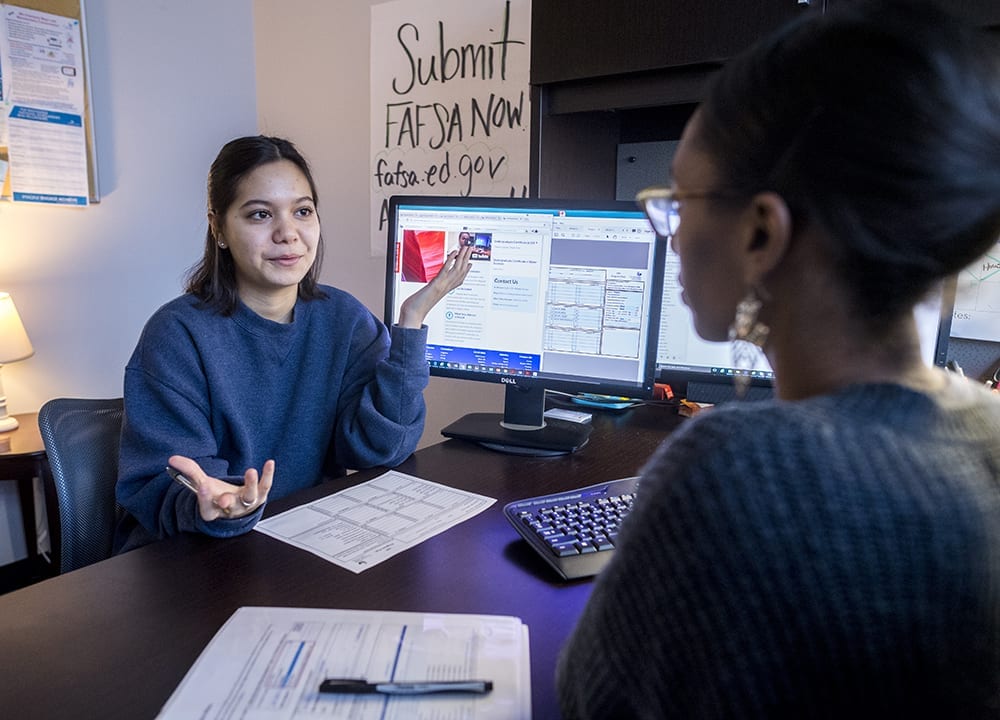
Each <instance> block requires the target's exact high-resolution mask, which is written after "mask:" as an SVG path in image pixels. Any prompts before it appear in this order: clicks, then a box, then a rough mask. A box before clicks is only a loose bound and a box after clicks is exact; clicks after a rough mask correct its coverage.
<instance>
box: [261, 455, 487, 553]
mask: <svg viewBox="0 0 1000 720" xmlns="http://www.w3.org/2000/svg"><path fill="white" fill-rule="evenodd" d="M495 502H496V499H495V498H490V497H486V496H484V495H476V494H475V493H470V492H466V491H464V490H458V489H457V488H452V487H448V486H447V485H440V484H438V483H435V482H431V481H429V480H422V479H421V478H418V477H414V476H413V475H406V474H405V473H401V472H396V471H395V470H390V471H389V472H387V473H385V474H383V475H379V476H378V477H377V478H374V479H372V480H369V481H368V482H363V483H360V484H359V485H354V486H353V487H349V488H347V489H346V490H341V491H340V492H337V493H334V494H333V495H329V496H327V497H325V498H320V499H319V500H316V501H314V502H311V503H308V504H306V505H300V506H299V507H297V508H292V509H291V510H287V511H285V512H283V513H281V514H279V515H275V516H274V517H270V518H267V519H266V520H261V521H260V522H259V523H257V526H256V528H255V529H256V530H259V531H260V532H262V533H264V534H265V535H270V536H271V537H275V538H277V539H279V540H284V541H285V542H286V543H289V544H290V545H294V546H295V547H298V548H301V549H303V550H308V551H309V552H311V553H314V554H316V555H319V556H320V557H321V558H323V559H325V560H329V561H330V562H332V563H334V564H335V565H339V566H340V567H342V568H345V569H347V570H351V571H353V572H356V573H360V572H362V571H363V570H367V569H368V568H370V567H373V566H375V565H378V564H379V563H380V562H382V561H383V560H387V559H389V558H391V557H392V556H393V555H396V554H398V553H401V552H402V551H403V550H406V549H407V548H411V547H413V546H414V545H417V544H419V543H421V542H423V541H424V540H426V539H428V538H430V537H433V536H434V535H437V534H438V533H441V532H444V531H445V530H447V529H448V528H450V527H452V526H454V525H457V524H458V523H460V522H462V521H463V520H468V519H469V518H471V517H473V516H474V515H478V514H479V513H481V512H482V511H483V510H485V509H486V508H488V507H489V506H490V505H492V504H493V503H495Z"/></svg>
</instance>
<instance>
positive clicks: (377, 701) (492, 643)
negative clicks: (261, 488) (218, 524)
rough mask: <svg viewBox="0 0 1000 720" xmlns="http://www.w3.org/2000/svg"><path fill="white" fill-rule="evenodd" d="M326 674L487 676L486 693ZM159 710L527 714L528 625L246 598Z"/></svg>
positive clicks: (253, 719)
mask: <svg viewBox="0 0 1000 720" xmlns="http://www.w3.org/2000/svg"><path fill="white" fill-rule="evenodd" d="M326 678H359V679H365V680H368V681H370V682H390V681H392V682H422V681H430V680H438V681H440V680H466V679H478V680H489V681H491V682H492V683H493V690H492V691H491V692H490V693H488V694H486V695H463V694H458V693H455V694H449V695H422V696H407V697H399V696H387V695H377V694H372V695H330V694H323V693H320V692H319V686H320V683H321V682H322V681H323V680H324V679H326ZM158 717H159V718H160V720H179V719H180V718H200V719H202V720H214V719H221V718H242V719H243V720H263V719H264V718H267V720H284V719H286V718H313V717H324V718H351V719H352V720H355V719H356V720H367V719H368V718H378V719H379V720H383V719H384V720H391V719H393V718H407V719H416V720H420V719H427V720H431V719H434V720H439V719H443V718H467V719H469V720H471V719H472V718H489V719H490V720H493V719H496V720H500V719H503V720H525V719H528V718H530V717H531V673H530V663H529V652H528V628H527V626H526V625H524V624H523V623H522V622H521V621H520V620H519V619H518V618H514V617H506V616H499V615H452V614H426V613H401V612H377V611H365V610H329V609H319V608H267V607H243V608H240V609H239V610H237V611H236V612H235V613H233V615H232V616H231V617H230V618H229V620H227V621H226V624H225V625H223V626H222V629H221V630H219V632H218V633H216V635H215V637H214V638H213V639H212V641H211V642H210V643H209V645H208V647H206V648H205V650H204V651H203V652H202V653H201V655H200V656H199V657H198V659H197V661H195V664H194V666H193V667H192V668H191V670H190V671H188V674H187V675H185V676H184V679H183V680H182V681H181V684H180V685H179V686H178V687H177V689H176V690H175V691H174V693H173V695H171V696H170V699H169V700H168V701H167V703H166V705H164V706H163V710H161V711H160V714H159V716H158Z"/></svg>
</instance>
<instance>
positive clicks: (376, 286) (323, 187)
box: [254, 0, 503, 446]
mask: <svg viewBox="0 0 1000 720" xmlns="http://www.w3.org/2000/svg"><path fill="white" fill-rule="evenodd" d="M375 4H378V3H376V2H374V1H373V0H337V1H336V2H330V1H329V0H254V29H255V34H256V42H255V43H254V46H255V48H256V57H257V62H256V64H257V113H258V117H259V124H260V129H261V131H262V132H265V133H272V134H277V135H285V136H287V137H289V138H291V139H292V140H294V141H295V142H296V143H297V144H298V145H299V147H300V149H301V150H302V151H303V152H304V153H305V154H306V155H307V157H308V158H309V159H310V161H311V163H312V165H313V169H314V172H315V175H316V183H317V185H318V186H319V193H320V215H321V218H322V222H323V237H324V238H325V240H326V261H325V264H324V270H323V280H324V282H327V283H329V284H331V285H336V286H337V287H340V288H343V289H345V290H347V291H349V292H351V293H352V294H354V295H355V296H356V297H357V298H358V299H359V300H361V301H362V302H363V303H364V304H365V305H367V306H368V307H369V308H370V309H371V310H372V311H373V312H374V313H375V314H376V315H378V316H379V317H381V316H382V306H383V299H384V296H383V293H384V292H385V290H384V288H385V282H384V273H385V259H384V258H382V257H375V258H373V257H371V251H370V248H369V235H370V229H369V227H368V224H367V223H368V202H369V200H368V191H369V182H368V179H369V177H370V171H369V168H368V155H369V153H368V145H369V122H370V120H369V114H370V113H369V107H368V106H369V95H368V80H369V78H368V70H369V16H370V8H371V6H372V5H375ZM303 19H307V20H306V21H304V20H303ZM426 398H427V412H428V418H427V425H426V428H425V430H424V436H423V439H422V440H421V446H424V445H427V444H430V443H435V442H438V441H439V440H441V439H442V437H441V435H440V429H441V428H442V427H443V426H444V425H447V424H448V423H449V422H451V421H452V420H454V419H456V418H457V417H458V416H459V415H461V414H463V413H465V412H472V411H476V410H492V411H500V410H501V409H502V405H503V392H502V388H501V386H499V385H489V384H484V383H474V382H469V381H463V380H448V379H441V378H431V385H430V388H429V390H428V392H427V393H426Z"/></svg>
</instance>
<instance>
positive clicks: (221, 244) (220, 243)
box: [219, 240, 226, 250]
mask: <svg viewBox="0 0 1000 720" xmlns="http://www.w3.org/2000/svg"><path fill="white" fill-rule="evenodd" d="M219 247H220V248H222V249H223V250H225V249H226V243H224V242H222V241H221V240H220V241H219Z"/></svg>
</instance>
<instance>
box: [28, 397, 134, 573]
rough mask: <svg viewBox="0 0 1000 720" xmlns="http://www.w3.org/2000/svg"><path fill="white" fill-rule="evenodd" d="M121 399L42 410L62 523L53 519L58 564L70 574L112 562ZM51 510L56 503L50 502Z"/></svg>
mask: <svg viewBox="0 0 1000 720" xmlns="http://www.w3.org/2000/svg"><path fill="white" fill-rule="evenodd" d="M122 414H123V403H122V399H121V398H114V399H110V400H90V399H84V398H55V399H53V400H49V401H48V402H46V403H45V404H44V405H42V408H41V409H40V410H39V411H38V427H39V429H40V430H41V433H42V441H43V442H44V443H45V453H46V455H48V459H49V467H50V468H51V472H52V484H53V485H54V489H55V496H56V501H57V503H58V518H52V517H50V518H49V534H50V537H51V539H52V551H53V555H54V556H55V557H54V558H53V560H54V563H53V564H58V567H59V572H60V573H65V572H69V571H70V570H75V569H76V568H80V567H83V566H84V565H90V564H91V563H95V562H97V561H98V560H103V559H105V558H108V557H111V545H112V541H113V538H114V532H115V524H116V523H117V521H118V517H119V516H120V514H121V512H122V509H121V507H120V506H119V505H118V503H117V502H116V501H115V482H116V480H117V479H118V447H119V444H120V439H121V426H122ZM50 506H51V503H50Z"/></svg>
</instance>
